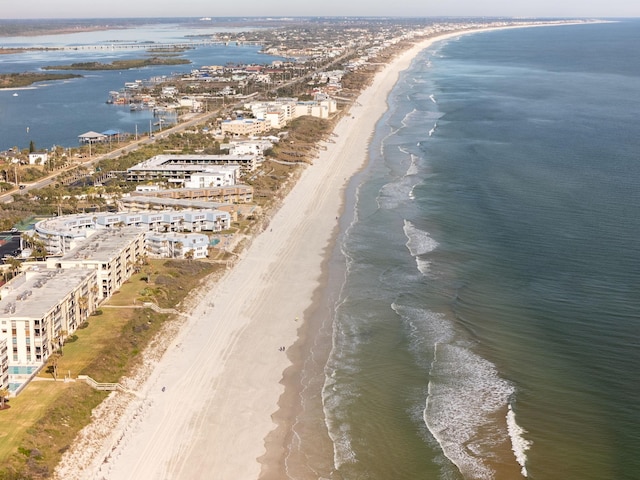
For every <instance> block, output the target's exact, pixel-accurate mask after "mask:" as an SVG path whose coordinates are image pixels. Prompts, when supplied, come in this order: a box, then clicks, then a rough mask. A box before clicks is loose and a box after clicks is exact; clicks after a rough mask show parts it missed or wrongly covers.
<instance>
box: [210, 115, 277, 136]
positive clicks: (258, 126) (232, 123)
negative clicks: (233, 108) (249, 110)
mask: <svg viewBox="0 0 640 480" xmlns="http://www.w3.org/2000/svg"><path fill="white" fill-rule="evenodd" d="M270 128H271V124H270V123H269V122H267V121H266V120H260V119H257V118H239V119H236V120H224V121H223V122H222V123H221V124H220V129H221V130H222V133H223V134H225V135H230V136H232V137H240V136H242V137H252V136H254V137H255V136H259V135H260V134H262V133H264V132H266V131H267V130H269V129H270Z"/></svg>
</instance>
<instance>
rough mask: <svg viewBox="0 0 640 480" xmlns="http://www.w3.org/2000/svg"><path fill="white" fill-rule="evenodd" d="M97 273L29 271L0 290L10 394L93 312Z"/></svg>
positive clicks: (0, 327)
mask: <svg viewBox="0 0 640 480" xmlns="http://www.w3.org/2000/svg"><path fill="white" fill-rule="evenodd" d="M96 273H97V272H96V271H95V270H87V269H65V270H62V269H38V270H35V269H34V270H29V271H26V272H25V273H24V274H22V275H20V276H18V277H16V278H15V279H13V280H12V281H11V282H9V283H7V284H5V285H4V286H3V287H2V289H1V295H2V299H1V300H0V340H4V341H5V342H6V347H7V353H6V355H7V359H8V366H9V388H10V390H11V392H12V393H13V394H15V393H17V391H19V389H20V388H21V386H22V385H23V384H25V383H26V382H28V381H29V380H30V379H31V377H33V375H35V374H36V373H37V371H38V370H39V369H40V368H42V366H43V365H44V364H45V363H46V361H47V358H48V357H49V356H50V355H51V354H52V353H53V352H55V351H56V350H57V349H58V348H60V347H61V345H62V342H63V340H64V338H66V337H67V336H68V335H70V334H72V333H73V332H74V331H75V330H76V329H77V328H78V326H80V324H82V322H84V321H85V320H86V319H87V317H88V316H89V314H90V313H91V312H92V311H93V310H95V307H96V304H97V282H96ZM1 350H2V348H1V347H0V363H1V362H2V360H1V357H2V352H1ZM0 375H1V374H0Z"/></svg>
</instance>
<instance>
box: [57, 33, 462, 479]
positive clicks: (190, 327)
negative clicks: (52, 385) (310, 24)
mask: <svg viewBox="0 0 640 480" xmlns="http://www.w3.org/2000/svg"><path fill="white" fill-rule="evenodd" d="M457 35H459V33H457V34H452V35H449V36H457ZM442 39H443V37H438V38H436V39H430V40H426V41H422V42H421V43H420V44H418V45H416V46H414V47H412V48H411V49H410V50H408V51H406V52H404V53H403V54H401V55H400V56H399V57H397V58H396V59H394V60H393V61H392V62H391V63H390V64H389V65H387V66H385V68H384V70H382V71H381V72H380V73H378V74H377V75H376V77H375V80H374V83H373V84H372V85H371V86H370V87H369V88H367V89H366V90H365V91H364V92H363V93H362V94H361V96H360V98H359V100H358V106H354V107H352V109H351V112H350V114H349V115H345V116H344V118H343V119H342V120H341V121H340V123H339V124H338V125H337V127H336V129H335V133H336V134H337V137H336V138H335V140H336V143H328V144H327V147H328V148H327V150H326V151H322V152H321V153H320V156H319V158H317V159H316V160H315V161H314V164H313V165H312V166H310V167H308V168H307V169H306V170H305V171H304V173H303V174H302V176H301V178H300V180H299V182H298V183H297V184H296V185H295V187H294V188H293V189H292V191H291V192H290V194H289V195H288V196H287V198H286V199H285V201H284V203H283V206H282V208H281V209H280V210H279V211H278V213H277V214H276V215H275V216H274V217H273V219H272V220H271V223H270V225H269V226H268V227H267V228H266V230H265V231H264V232H263V233H261V234H260V235H258V236H257V237H256V238H255V239H254V241H253V243H252V244H251V246H250V247H249V248H248V249H247V250H246V251H245V252H244V253H243V255H242V258H241V259H239V261H238V262H237V264H236V265H235V267H234V268H233V269H231V270H229V271H228V273H227V274H226V275H225V276H224V277H223V278H222V279H221V280H219V281H218V282H211V285H209V286H208V287H207V289H206V291H204V292H201V294H200V296H199V298H197V299H194V302H193V303H194V306H193V309H192V310H191V312H190V313H189V315H188V318H187V319H186V320H185V321H184V322H183V323H182V328H181V330H180V331H179V333H178V334H177V336H176V337H175V338H174V339H173V341H172V343H171V344H170V346H169V348H168V349H167V350H166V352H165V353H164V354H163V355H162V356H161V358H156V357H158V356H159V355H154V352H153V349H151V351H150V352H148V354H147V358H148V361H147V365H146V367H145V368H143V369H141V371H140V373H139V375H138V377H137V378H133V379H129V380H128V381H127V385H128V386H129V388H131V389H133V390H136V391H137V392H138V396H133V395H127V394H124V393H113V394H112V395H111V396H110V397H109V398H108V399H107V400H106V401H105V402H104V403H103V405H101V407H100V408H99V409H97V411H96V412H94V417H95V420H94V422H93V423H92V424H91V425H90V426H89V427H87V428H86V429H85V430H83V432H82V433H81V435H80V436H79V438H78V440H77V441H76V443H75V444H74V445H73V446H72V448H71V449H70V450H69V451H68V452H67V453H66V454H65V456H64V458H63V460H62V462H61V464H60V465H59V467H58V469H57V471H56V478H61V479H62V478H64V479H66V480H69V479H118V480H124V479H138V480H139V479H151V478H153V479H182V478H184V479H187V478H188V479H225V480H226V479H251V478H258V476H259V474H260V470H261V465H260V463H259V462H258V460H257V459H258V458H259V457H261V456H262V455H264V453H265V444H264V439H265V437H266V436H267V435H268V434H269V432H270V431H271V430H273V429H274V428H275V424H274V423H273V421H272V418H271V416H272V414H273V413H274V412H275V411H276V410H277V409H278V405H277V403H278V399H279V397H280V395H281V394H282V392H283V389H284V387H283V385H282V384H281V383H280V381H281V379H282V372H283V371H284V370H285V369H286V368H287V367H288V366H289V365H290V360H289V359H288V356H287V353H286V352H282V351H281V350H280V347H281V346H285V347H289V346H290V345H292V344H293V343H294V341H295V340H296V338H297V329H298V327H299V326H300V324H301V322H302V321H303V320H304V319H303V312H304V311H305V309H307V308H308V307H309V305H310V304H311V302H312V296H313V292H314V290H315V289H317V288H318V287H319V286H320V273H321V264H322V262H323V259H324V256H325V254H326V252H327V250H328V247H329V246H330V245H331V242H332V239H333V238H334V233H335V228H336V226H337V220H336V219H337V216H338V215H340V211H341V207H342V204H343V199H344V189H345V186H346V183H347V181H348V179H349V178H350V177H351V176H352V175H353V174H354V173H355V172H357V171H358V170H359V169H360V168H361V167H362V166H363V164H364V163H365V162H366V159H367V155H368V152H367V148H368V144H369V140H370V137H371V134H372V133H373V131H374V127H375V124H376V122H377V121H378V119H379V118H380V117H381V116H382V115H383V113H384V112H385V110H386V109H387V103H386V99H387V96H388V94H389V92H390V90H391V88H392V87H393V86H394V84H395V83H396V81H397V78H398V74H399V73H400V72H401V71H402V70H405V69H406V68H407V67H408V66H409V64H410V62H411V60H412V59H413V58H414V57H415V56H416V54H417V53H418V52H419V51H421V50H422V49H424V48H426V47H427V46H428V45H430V44H431V43H432V42H433V41H434V40H442ZM296 317H299V320H298V321H296ZM163 386H164V387H166V391H165V392H163V391H162V387H163Z"/></svg>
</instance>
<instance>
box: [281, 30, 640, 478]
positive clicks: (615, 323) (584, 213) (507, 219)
mask: <svg viewBox="0 0 640 480" xmlns="http://www.w3.org/2000/svg"><path fill="white" fill-rule="evenodd" d="M639 36H640V23H639V22H637V21H626V22H621V23H606V24H591V25H577V26H558V27H541V28H528V29H517V30H503V31H493V32H485V33H479V34H473V35H468V36H463V37H461V38H459V39H456V40H452V41H447V42H441V43H439V44H437V45H436V46H435V47H433V48H431V49H429V50H428V51H425V52H423V53H422V54H421V55H420V56H419V58H417V59H416V61H415V62H414V64H413V66H412V68H411V69H410V70H409V71H407V72H405V73H404V74H403V75H402V76H401V80H400V81H399V83H398V84H397V85H396V87H395V89H394V90H393V92H392V94H391V96H390V98H389V111H388V113H387V114H386V115H385V116H384V118H383V119H382V120H381V121H380V122H379V124H378V127H377V130H376V133H375V136H374V138H373V140H372V144H371V152H370V163H369V165H368V167H367V168H366V169H365V170H364V171H363V172H362V173H361V174H360V175H359V176H358V177H357V178H355V179H354V181H353V182H352V196H353V198H352V199H351V202H352V207H351V208H349V209H348V210H347V212H346V213H345V218H344V219H343V223H344V224H345V229H344V231H343V232H342V234H341V236H340V245H339V249H340V252H339V254H338V256H337V258H343V263H345V266H344V267H342V268H344V269H345V277H344V283H342V281H339V282H336V281H335V280H340V274H339V272H340V270H341V267H339V266H336V265H335V264H334V266H333V267H332V268H333V270H334V272H333V274H332V273H331V272H330V274H329V278H333V279H334V282H333V287H332V288H333V292H332V293H330V294H329V295H328V297H329V298H334V299H335V300H333V301H332V302H333V303H335V312H334V314H333V316H332V318H330V319H328V323H327V324H325V325H324V326H323V328H321V329H320V334H322V333H323V332H325V334H326V336H325V341H327V342H330V343H331V345H332V346H331V353H330V355H329V358H328V362H327V363H326V365H325V366H324V369H323V373H322V374H321V375H322V378H323V381H322V382H321V383H322V387H321V390H322V411H323V416H324V422H325V424H326V426H327V433H328V438H329V439H330V440H328V441H327V440H325V441H324V443H323V442H322V441H320V440H318V439H317V438H315V437H314V435H312V434H310V433H309V429H310V426H312V425H314V424H315V425H318V418H317V417H318V415H319V413H318V411H317V409H314V408H313V404H314V395H315V393H314V392H312V391H311V390H310V389H309V388H305V394H306V401H305V402H303V403H305V404H306V405H308V407H307V409H306V411H305V412H303V413H301V414H300V415H299V417H298V421H297V422H295V426H294V429H295V431H296V435H294V438H295V442H294V443H293V445H292V448H291V451H292V452H294V451H296V450H301V451H303V452H304V450H305V448H304V441H305V439H307V440H309V442H310V443H309V445H311V447H309V448H308V449H307V451H306V452H304V453H303V458H304V460H303V461H302V462H303V463H306V464H307V469H306V471H307V473H309V471H311V472H312V473H311V474H310V475H309V476H308V477H305V476H303V475H302V474H300V475H298V473H297V472H296V471H294V470H292V468H293V466H292V467H290V472H293V476H292V478H318V477H322V478H331V479H365V478H366V479H380V480H387V479H390V478H397V479H400V478H401V479H446V480H454V479H455V480H459V479H483V480H484V479H493V478H495V479H517V478H535V479H559V478H562V479H564V480H587V479H592V480H603V479H616V480H618V479H637V478H640V473H639V472H640V456H639V455H638V452H640V402H639V401H638V398H640V376H639V373H638V371H639V369H640V242H638V238H640V187H639V186H638V183H639V181H640V157H639V156H638V152H640V135H639V134H638V133H639V132H638V128H639V127H638V112H639V111H640V61H639V60H640V59H639V58H638V56H639V54H638V51H637V48H636V47H637V45H638V40H639V38H638V37H639ZM336 272H338V273H337V274H336ZM329 326H330V327H332V329H329ZM326 332H332V333H326ZM318 350H319V351H321V350H322V347H321V346H319V347H318ZM314 361H317V360H316V359H315V358H314V355H313V354H312V355H311V356H310V357H309V359H308V360H307V363H306V365H311V364H313V362H314ZM304 383H305V385H313V381H312V380H311V379H309V378H307V379H305V380H304ZM327 444H328V445H330V447H328V448H327V447H326V445H327ZM323 445H324V447H325V453H326V454H327V455H328V456H329V457H331V458H330V460H329V461H328V462H324V463H323V461H321V460H319V459H317V456H318V454H319V452H321V451H322V446H323ZM327 452H328V453H327ZM294 456H295V455H294V454H292V458H294ZM290 463H291V465H293V464H294V462H290ZM303 471H304V469H301V470H300V472H303Z"/></svg>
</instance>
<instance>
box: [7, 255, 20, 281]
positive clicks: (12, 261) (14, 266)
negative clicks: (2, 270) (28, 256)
mask: <svg viewBox="0 0 640 480" xmlns="http://www.w3.org/2000/svg"><path fill="white" fill-rule="evenodd" d="M7 263H8V264H9V266H10V267H11V278H13V277H15V276H16V273H17V272H18V271H19V270H20V265H22V262H21V261H20V260H18V259H17V258H14V257H9V258H7Z"/></svg>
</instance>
